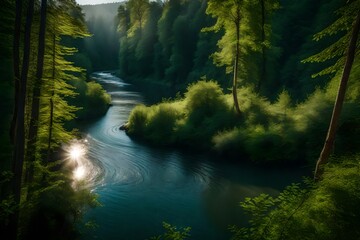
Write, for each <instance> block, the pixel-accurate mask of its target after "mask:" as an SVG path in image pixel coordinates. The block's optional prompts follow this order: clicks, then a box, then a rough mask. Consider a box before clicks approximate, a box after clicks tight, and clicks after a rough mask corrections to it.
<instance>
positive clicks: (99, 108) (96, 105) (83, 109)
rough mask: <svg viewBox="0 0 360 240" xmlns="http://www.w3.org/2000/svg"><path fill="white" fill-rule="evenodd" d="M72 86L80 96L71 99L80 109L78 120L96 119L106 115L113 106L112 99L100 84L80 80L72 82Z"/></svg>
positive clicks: (77, 114)
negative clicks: (110, 106)
mask: <svg viewBox="0 0 360 240" xmlns="http://www.w3.org/2000/svg"><path fill="white" fill-rule="evenodd" d="M71 84H72V85H73V86H74V87H75V88H76V92H77V93H78V94H79V95H78V96H76V97H75V98H73V99H71V102H73V104H74V105H76V106H77V107H78V108H80V110H79V111H78V112H77V113H76V116H77V119H79V120H83V119H91V118H96V117H99V116H102V115H103V114H104V113H106V111H107V109H108V107H109V105H110V104H111V97H110V95H109V94H108V93H107V92H106V91H105V90H104V89H103V87H102V86H101V85H100V84H99V83H97V82H94V81H91V82H85V81H84V80H83V79H78V80H76V81H72V83H71Z"/></svg>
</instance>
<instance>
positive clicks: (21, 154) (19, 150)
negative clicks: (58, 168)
mask: <svg viewBox="0 0 360 240" xmlns="http://www.w3.org/2000/svg"><path fill="white" fill-rule="evenodd" d="M17 1H21V0H17ZM17 4H21V3H20V2H19V3H17ZM18 7H19V5H18ZM33 16H34V0H30V1H29V2H28V7H27V14H26V23H25V33H24V50H23V59H22V69H21V74H20V82H19V86H18V91H19V92H18V93H17V94H15V96H16V97H17V98H18V99H17V100H16V101H15V103H16V104H17V105H18V106H17V107H15V109H16V110H17V113H16V120H15V129H14V134H15V138H14V139H15V143H16V145H15V148H14V154H13V174H14V180H13V194H14V200H15V204H16V206H17V209H16V211H15V212H14V213H13V216H12V219H11V226H10V231H11V237H12V238H13V239H16V238H17V228H18V221H19V211H20V209H19V208H20V200H21V186H22V185H21V184H22V173H23V165H24V158H25V104H26V91H27V90H26V87H27V84H28V81H27V80H28V71H29V63H30V43H31V42H30V41H31V26H32V22H33ZM16 24H17V22H16ZM15 30H19V28H18V27H17V26H15ZM16 35H17V34H16ZM18 36H19V35H18ZM16 44H17V43H15V46H14V47H17V46H16ZM14 70H15V69H14ZM15 71H17V70H15ZM16 74H17V73H14V76H16ZM15 81H17V79H15ZM14 114H15V113H14Z"/></svg>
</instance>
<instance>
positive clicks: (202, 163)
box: [83, 72, 304, 240]
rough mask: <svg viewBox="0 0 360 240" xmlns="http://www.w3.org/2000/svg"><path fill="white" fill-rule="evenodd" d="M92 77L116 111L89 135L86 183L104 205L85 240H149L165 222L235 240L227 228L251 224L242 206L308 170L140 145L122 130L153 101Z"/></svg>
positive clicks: (91, 214) (106, 76)
mask: <svg viewBox="0 0 360 240" xmlns="http://www.w3.org/2000/svg"><path fill="white" fill-rule="evenodd" d="M93 77H94V78H95V79H96V80H97V81H98V82H99V83H100V84H101V85H103V87H104V88H105V89H106V90H107V92H108V93H110V94H111V96H112V106H111V107H110V108H109V110H108V112H107V114H106V115H105V116H104V117H102V118H101V119H99V120H97V121H96V122H93V123H89V124H88V126H86V127H84V130H83V131H84V134H85V135H86V141H87V148H88V150H87V154H86V158H87V160H88V163H86V164H85V165H86V166H85V168H86V170H85V171H86V176H87V177H86V180H87V181H89V182H90V183H89V184H90V188H91V189H92V191H94V192H95V193H97V194H98V195H99V201H100V202H101V204H102V206H101V207H97V208H95V209H91V210H89V211H88V212H87V213H86V216H85V219H86V220H93V221H95V222H96V224H97V225H98V227H97V228H95V229H92V230H87V231H85V233H84V236H83V239H104V240H105V239H106V240H112V239H117V240H118V239H128V240H136V239H149V238H150V237H152V236H156V235H159V234H161V233H163V229H162V222H163V221H166V222H168V223H170V224H172V225H175V226H177V227H186V226H190V227H191V232H190V234H191V237H190V239H200V240H202V239H208V240H210V239H229V238H230V236H231V233H230V232H229V230H228V226H229V225H234V224H243V223H244V222H246V217H245V216H244V214H243V212H242V211H241V208H240V207H239V202H240V201H242V200H244V198H245V197H252V196H257V195H258V194H260V193H263V192H265V193H269V194H277V193H278V192H279V191H280V190H281V189H282V188H283V187H284V186H286V185H288V184H289V183H291V182H294V181H299V180H300V179H301V175H302V173H303V172H304V170H301V169H300V170H296V171H295V170H287V169H271V170H269V169H264V168H258V167H255V166H251V165H248V164H243V163H241V164H239V163H234V162H231V161H227V160H226V159H219V157H216V156H210V155H206V154H204V153H202V154H198V153H195V152H189V151H187V152H186V151H180V150H176V149H161V148H153V147H149V146H146V145H144V144H142V143H138V142H135V141H133V140H132V139H130V138H129V137H128V136H127V135H126V134H125V133H124V132H123V131H120V130H119V127H120V125H121V124H122V123H124V122H125V121H126V120H127V118H128V116H129V113H130V111H131V109H132V108H133V107H134V106H136V105H137V104H139V103H148V101H147V100H146V99H145V98H144V97H143V96H142V95H141V93H139V92H137V91H136V90H135V89H136V88H135V87H134V86H132V85H129V84H127V83H126V82H124V81H122V80H121V79H119V78H117V77H115V76H114V75H112V74H111V73H110V72H97V73H94V74H93ZM154 92H156V91H154Z"/></svg>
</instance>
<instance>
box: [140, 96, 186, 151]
mask: <svg viewBox="0 0 360 240" xmlns="http://www.w3.org/2000/svg"><path fill="white" fill-rule="evenodd" d="M174 105H175V104H171V103H160V104H159V105H156V106H153V107H151V108H149V109H150V110H151V111H150V114H149V116H148V119H147V126H146V133H147V134H146V136H145V137H146V138H148V139H150V140H151V141H152V142H154V143H155V144H159V145H167V144H170V143H173V142H174V129H175V123H176V121H177V120H178V118H179V116H180V112H179V111H178V109H177V108H176V107H175V106H174Z"/></svg>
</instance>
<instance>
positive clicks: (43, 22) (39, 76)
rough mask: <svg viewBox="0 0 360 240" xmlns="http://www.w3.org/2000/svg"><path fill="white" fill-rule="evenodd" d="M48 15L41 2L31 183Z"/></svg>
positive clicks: (31, 130)
mask: <svg viewBox="0 0 360 240" xmlns="http://www.w3.org/2000/svg"><path fill="white" fill-rule="evenodd" d="M46 15H47V0H41V8H40V25H39V33H38V52H37V64H36V76H35V82H34V85H33V89H32V106H31V118H30V125H29V143H28V147H27V152H28V156H27V157H29V161H30V166H29V171H28V173H29V175H28V177H29V179H28V180H30V181H31V179H32V175H33V167H34V166H33V164H34V162H35V158H36V141H37V132H38V124H39V123H38V121H39V111H40V110H39V108H40V106H39V105H40V88H41V79H42V75H43V68H44V54H45V30H46Z"/></svg>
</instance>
